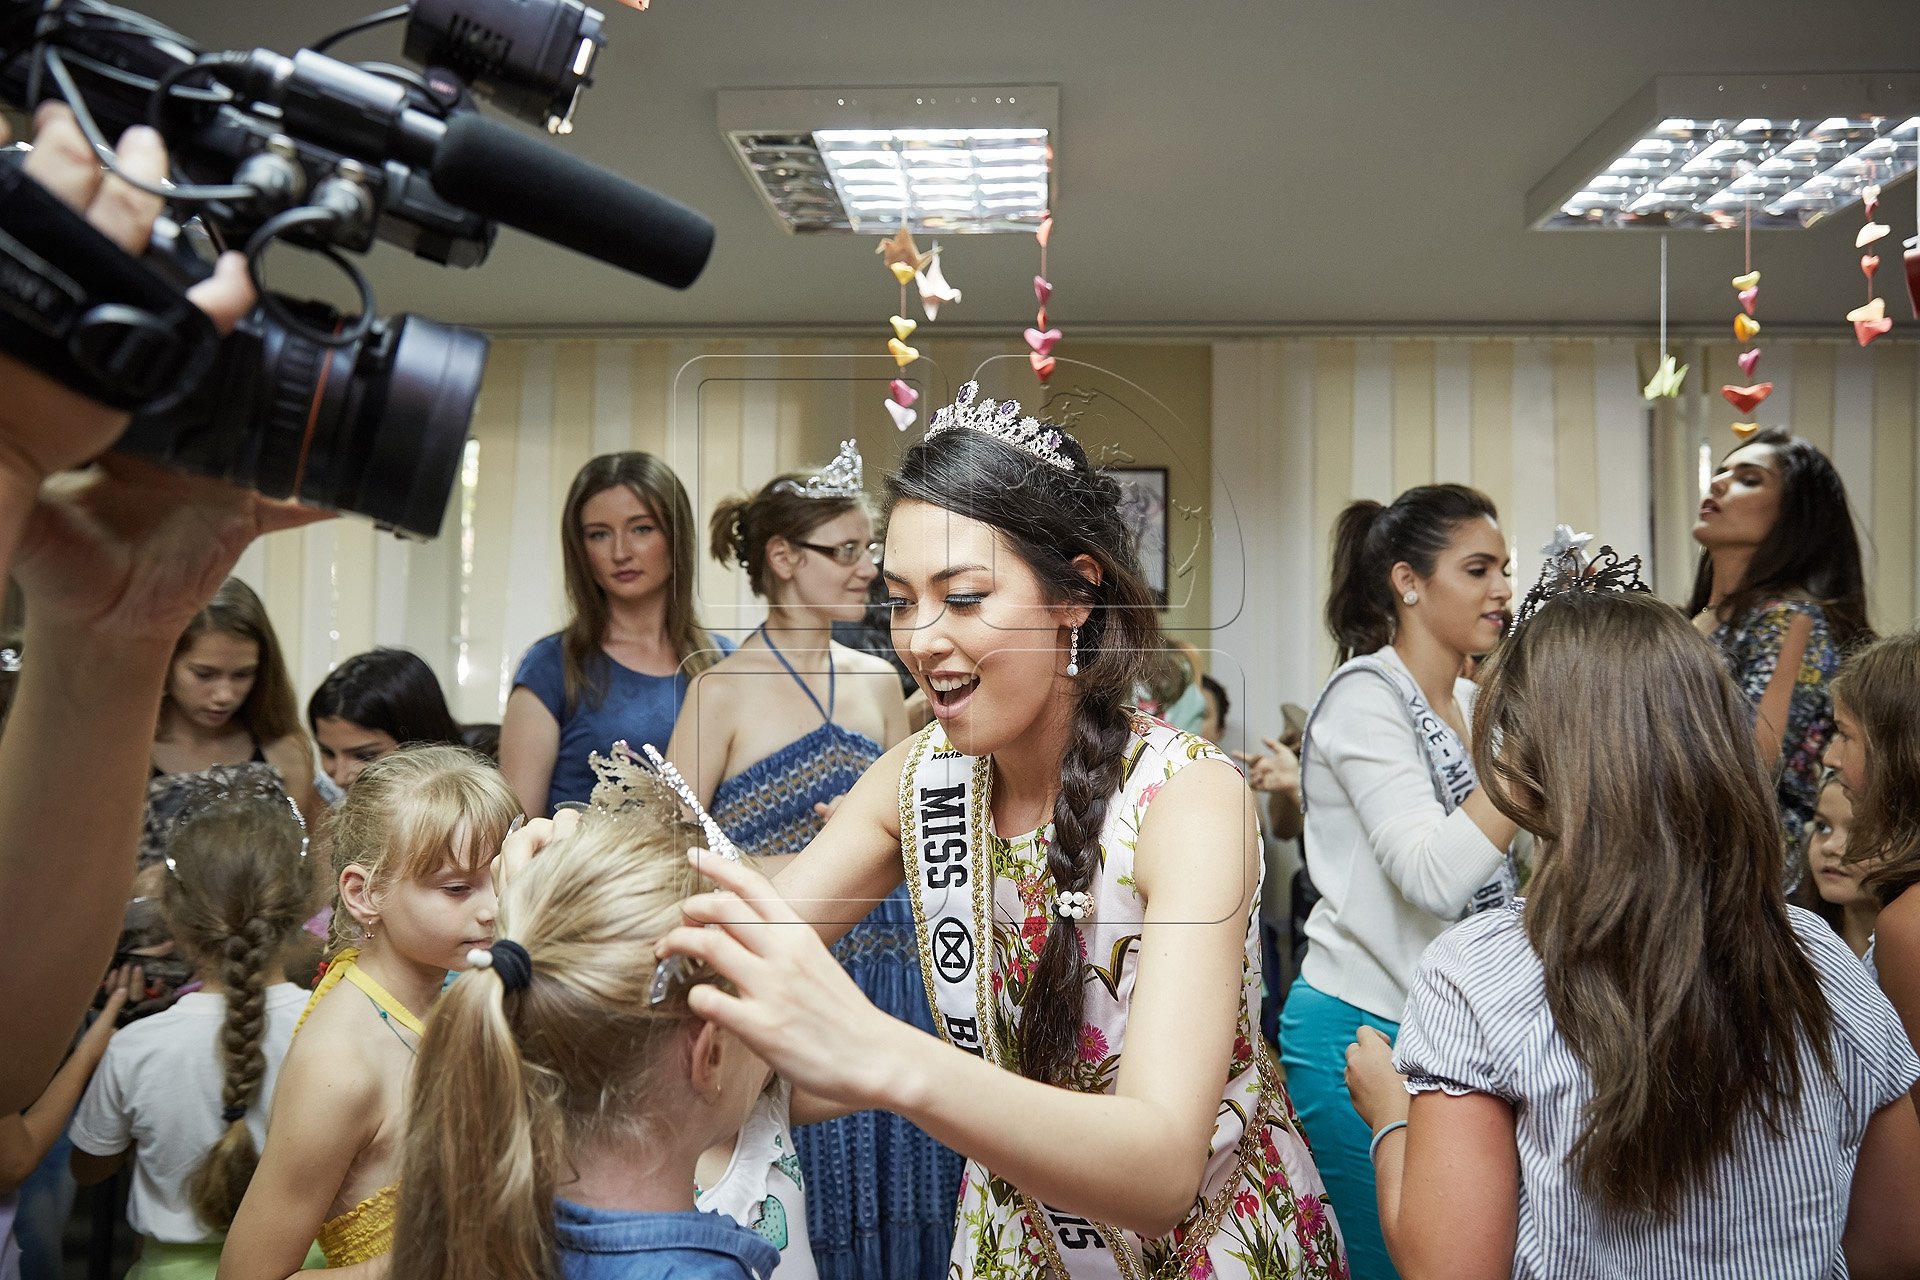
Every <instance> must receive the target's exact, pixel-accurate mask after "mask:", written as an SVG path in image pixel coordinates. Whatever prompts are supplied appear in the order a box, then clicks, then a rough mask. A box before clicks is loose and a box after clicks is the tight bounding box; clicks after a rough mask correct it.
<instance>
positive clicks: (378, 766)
mask: <svg viewBox="0 0 1920 1280" xmlns="http://www.w3.org/2000/svg"><path fill="white" fill-rule="evenodd" d="M520 815H521V809H520V802H519V801H518V800H516V799H514V795H513V790H512V788H510V787H508V786H507V780H506V778H505V777H504V776H502V775H501V773H500V770H499V769H498V768H497V767H495V765H494V764H493V763H492V762H491V761H489V760H487V759H486V758H485V757H483V756H479V755H476V754H474V753H473V752H471V751H468V750H467V749H466V748H464V747H449V746H443V745H439V744H433V745H424V746H411V747H402V748H401V749H400V750H398V751H396V752H394V753H393V754H391V755H387V756H382V757H381V758H380V759H378V760H375V761H374V762H373V763H372V764H370V765H368V766H367V767H366V768H365V769H364V770H363V771H362V772H361V774H360V776H359V777H358V778H356V779H355V780H354V783H353V787H352V788H351V789H350V790H349V791H348V792H347V798H346V799H345V800H343V801H341V802H340V805H339V807H338V808H336V809H334V810H333V812H332V813H331V814H330V815H328V819H327V836H328V838H329V840H330V842H331V844H332V847H333V880H334V885H335V889H334V902H333V923H332V924H331V925H330V926H329V929H328V935H327V955H328V956H329V957H332V956H334V955H337V954H339V952H341V951H342V950H344V949H345V948H347V947H349V946H353V945H355V944H356V942H357V941H358V935H359V932H360V929H359V925H358V923H357V922H356V921H355V920H354V919H353V916H352V915H351V914H350V913H349V912H348V911H347V908H346V903H344V902H343V901H341V899H340V893H339V888H338V885H339V883H340V873H341V872H342V871H345V870H346V869H347V868H348V867H350V866H357V867H361V868H363V869H364V870H365V871H366V873H367V881H368V887H369V890H370V891H373V892H378V890H379V886H381V885H382V884H385V883H387V882H389V881H393V882H398V881H405V880H420V879H423V878H425V877H427V876H430V875H433V874H434V873H435V872H437V871H439V870H440V869H441V868H442V867H445V866H446V865H447V864H448V862H449V861H451V862H453V863H454V864H456V865H458V866H459V867H460V869H461V870H463V871H472V870H476V869H478V868H479V867H483V866H485V865H486V864H487V863H488V861H490V860H491V859H492V858H493V856H494V854H496V853H498V852H499V851H500V842H501V841H503V840H505V839H506V838H507V828H508V827H509V826H511V825H512V824H513V820H514V819H515V818H517V817H519V816H520Z"/></svg>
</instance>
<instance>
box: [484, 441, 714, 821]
mask: <svg viewBox="0 0 1920 1280" xmlns="http://www.w3.org/2000/svg"><path fill="white" fill-rule="evenodd" d="M696 536H697V535H696V534H695V532H694V523H693V504H692V503H690V502H689V501H687V491H686V489H684V488H683V487H682V486H681V484H680V478H679V477H678V476H676V475H674V474H673V471H672V469H671V468H669V467H668V466H667V465H666V464H665V463H664V462H662V461H660V459H658V458H656V457H654V456H653V455H652V454H650V453H637V452H632V453H603V454H601V455H600V456H599V457H597V458H590V459H588V461H587V464H586V465H585V466H584V467H581V468H580V472H579V474H578V475H576V476H574V478H573V486H572V488H571V489H569V490H568V491H567V502H566V506H565V508H564V509H563V510H562V512H561V515H560V549H561V553H562V559H563V563H564V572H565V576H566V584H567V604H568V605H569V607H570V610H571V616H570V617H569V618H568V619H567V625H566V628H565V629H564V630H561V631H556V632H554V633H553V634H552V635H550V636H543V637H541V638H540V639H539V640H536V641H534V642H533V644H532V646H531V647H529V648H528V649H527V652H526V655H525V656H524V657H522V658H521V659H520V668H519V670H518V671H516V672H515V673H514V676H513V692H512V693H511V694H509V695H508V696H507V708H506V713H505V715H503V716H502V718H501V722H500V771H501V772H502V773H504V774H506V775H507V783H508V785H510V786H511V787H512V788H513V793H514V795H515V796H517V797H518V798H519V800H520V804H521V807H522V808H524V809H525V810H526V811H527V812H528V813H530V814H533V815H535V816H540V815H544V814H547V813H551V812H552V811H553V808H554V806H555V805H560V804H569V803H585V801H586V799H587V797H588V796H589V795H591V794H592V793H593V784H594V775H593V769H592V768H591V766H589V765H588V763H587V761H588V759H589V757H591V756H592V755H593V753H594V752H596V751H598V752H600V753H601V754H603V755H604V754H606V753H607V752H608V751H610V750H611V749H612V748H613V744H614V743H615V742H618V741H622V740H624V741H627V742H630V743H632V744H633V746H634V747H635V748H636V749H637V748H638V747H639V746H640V745H641V744H643V743H652V744H653V746H654V747H656V748H663V747H664V746H665V745H666V742H667V738H668V736H669V735H670V734H671V733H672V732H673V726H674V722H675V720H676V718H677V717H678V716H679V714H680V703H681V701H682V699H684V698H685V697H686V693H687V684H688V682H689V681H690V680H691V679H692V678H693V677H694V676H695V675H697V674H699V672H700V671H701V670H702V669H704V668H706V667H709V666H711V665H713V663H714V661H715V660H716V659H718V658H719V657H720V656H721V655H723V654H724V653H725V652H726V651H727V650H729V649H731V648H732V647H733V645H732V644H731V642H729V641H728V640H726V639H725V638H724V637H721V636H717V635H713V634H711V633H709V632H708V631H707V630H706V629H705V628H704V627H702V626H701V625H700V619H699V616H698V615H697V614H696V613H695V612H694V608H693V562H694V557H695V556H696V555H698V550H697V546H698V544H697V543H696V542H695V538H696Z"/></svg>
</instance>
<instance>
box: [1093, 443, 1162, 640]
mask: <svg viewBox="0 0 1920 1280" xmlns="http://www.w3.org/2000/svg"><path fill="white" fill-rule="evenodd" d="M1105 470H1106V473H1107V474H1108V475H1109V476H1112V477H1113V479H1114V480H1115V482H1117V483H1118V484H1119V486H1120V518H1121V519H1122V520H1123V521H1125V522H1126V526H1127V528H1128V529H1129V530H1130V531H1131V532H1132V533H1133V536H1134V541H1135V545H1136V546H1137V547H1138V548H1139V553H1140V573H1141V576H1142V577H1143V578H1144V579H1145V580H1146V584H1147V588H1148V589H1149V590H1150V591H1152V592H1153V601H1154V606H1155V607H1156V608H1160V609H1164V608H1166V607H1167V579H1168V577H1169V575H1170V571H1171V556H1170V550H1169V546H1168V542H1169V538H1168V535H1169V528H1168V517H1169V514H1170V513H1171V511H1172V509H1173V508H1172V504H1171V503H1170V502H1169V500H1168V493H1167V469H1166V468H1165V467H1107V468H1106V469H1105Z"/></svg>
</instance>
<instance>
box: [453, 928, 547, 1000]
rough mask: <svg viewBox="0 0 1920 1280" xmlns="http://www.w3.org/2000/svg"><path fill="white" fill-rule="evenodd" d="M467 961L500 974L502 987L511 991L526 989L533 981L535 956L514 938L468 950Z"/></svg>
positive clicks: (477, 967)
mask: <svg viewBox="0 0 1920 1280" xmlns="http://www.w3.org/2000/svg"><path fill="white" fill-rule="evenodd" d="M467 963H468V964H470V965H472V966H473V967H474V968H476V969H491V970H493V971H494V972H495V973H497V974H499V975H500V985H501V987H502V988H504V989H505V990H507V991H509V992H513V991H525V990H526V989H527V984H529V983H530V982H532V981H533V957H532V956H530V955H528V954H527V949H526V948H525V947H523V946H521V945H520V944H519V943H517V942H515V941H514V940H513V939H512V938H502V939H500V940H499V941H498V942H496V943H494V944H493V945H492V946H491V947H475V948H474V949H473V950H471V951H469V952H467Z"/></svg>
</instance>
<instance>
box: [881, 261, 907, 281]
mask: <svg viewBox="0 0 1920 1280" xmlns="http://www.w3.org/2000/svg"><path fill="white" fill-rule="evenodd" d="M887 270H889V271H891V272H893V278H894V279H895V280H898V281H899V282H900V283H901V284H905V283H906V282H907V281H909V280H911V279H913V268H912V267H910V266H908V265H907V264H906V263H904V262H894V263H889V264H888V265H887Z"/></svg>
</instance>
